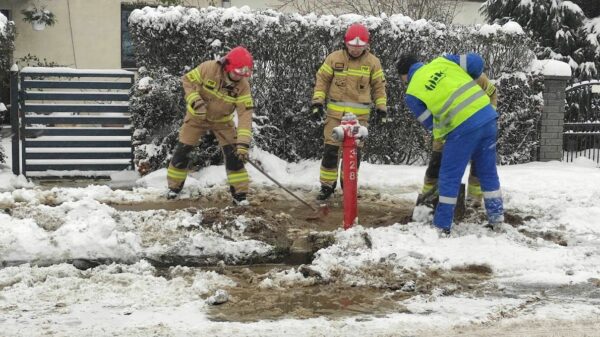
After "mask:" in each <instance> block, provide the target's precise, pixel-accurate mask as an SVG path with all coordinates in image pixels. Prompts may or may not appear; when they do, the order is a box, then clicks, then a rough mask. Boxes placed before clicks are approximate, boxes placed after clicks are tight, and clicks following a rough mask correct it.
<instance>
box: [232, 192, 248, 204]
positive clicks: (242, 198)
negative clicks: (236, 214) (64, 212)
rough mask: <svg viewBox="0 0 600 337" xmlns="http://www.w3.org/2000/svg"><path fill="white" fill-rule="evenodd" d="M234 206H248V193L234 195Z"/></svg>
mask: <svg viewBox="0 0 600 337" xmlns="http://www.w3.org/2000/svg"><path fill="white" fill-rule="evenodd" d="M233 204H234V205H235V206H248V205H249V203H248V200H246V193H235V194H233Z"/></svg>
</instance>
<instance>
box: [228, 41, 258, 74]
mask: <svg viewBox="0 0 600 337" xmlns="http://www.w3.org/2000/svg"><path fill="white" fill-rule="evenodd" d="M225 60H226V63H225V71H226V72H228V73H231V72H232V73H234V74H236V75H239V76H244V77H249V76H250V75H252V64H253V59H252V54H250V52H249V51H248V50H247V49H246V48H244V47H241V46H238V47H235V48H233V49H232V50H230V51H229V53H227V55H225Z"/></svg>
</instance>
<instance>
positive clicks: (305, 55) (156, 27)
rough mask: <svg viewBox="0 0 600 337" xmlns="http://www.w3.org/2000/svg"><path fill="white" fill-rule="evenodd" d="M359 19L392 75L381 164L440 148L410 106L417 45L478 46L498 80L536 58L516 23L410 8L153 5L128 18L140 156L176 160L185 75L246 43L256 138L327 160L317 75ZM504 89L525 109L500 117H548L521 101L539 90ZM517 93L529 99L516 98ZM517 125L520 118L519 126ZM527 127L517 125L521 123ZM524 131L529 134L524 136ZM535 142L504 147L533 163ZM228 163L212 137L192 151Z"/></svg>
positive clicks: (367, 155)
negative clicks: (457, 22) (411, 61)
mask: <svg viewBox="0 0 600 337" xmlns="http://www.w3.org/2000/svg"><path fill="white" fill-rule="evenodd" d="M354 22H361V23H363V24H365V25H366V26H367V27H368V28H369V30H370V33H371V45H370V47H371V51H372V52H373V53H374V54H375V55H376V56H377V57H379V59H380V60H381V63H382V66H383V69H384V72H385V76H386V79H387V96H388V97H387V98H388V112H389V115H390V116H391V117H392V122H391V123H388V124H387V125H384V126H376V125H371V126H370V140H369V141H368V142H367V143H366V145H365V151H364V157H363V158H364V159H365V160H366V161H369V162H372V163H408V164H412V163H422V162H424V161H426V158H427V153H428V151H429V148H430V146H431V145H430V144H429V143H428V142H427V141H425V139H426V137H425V136H426V131H425V130H424V129H423V128H422V127H421V126H420V125H419V124H418V123H417V122H416V121H415V120H414V118H412V116H411V114H410V113H409V112H408V111H407V109H406V107H405V105H404V97H403V95H404V88H403V87H402V85H401V81H400V79H399V76H398V75H397V73H396V70H395V69H396V67H395V63H396V60H397V59H398V57H399V56H400V55H401V54H403V53H406V52H412V53H416V54H418V56H419V57H420V58H422V59H423V60H430V59H433V58H435V57H437V56H439V55H441V54H443V53H464V52H470V51H477V52H479V53H480V54H482V55H483V57H484V58H485V59H486V61H487V69H486V73H487V74H488V76H489V77H490V78H499V77H500V76H501V74H505V73H509V74H510V73H515V72H523V71H525V69H526V67H527V65H528V64H529V63H530V62H531V60H532V59H533V58H534V54H533V51H532V49H531V48H532V43H531V40H529V38H528V36H527V35H526V34H523V31H522V29H521V27H520V26H519V25H518V24H517V23H515V22H508V23H506V24H504V25H485V26H482V27H479V26H473V27H464V26H447V25H444V24H442V23H439V22H433V21H427V20H413V19H411V18H409V17H406V16H404V15H401V14H396V15H392V16H386V15H381V16H366V17H365V16H360V15H356V14H346V15H340V16H333V15H322V16H318V15H315V14H309V15H300V14H285V13H278V12H275V11H273V10H266V11H252V10H250V8H248V7H242V8H235V7H233V8H215V7H209V8H202V9H196V8H185V7H181V6H177V7H158V8H150V7H145V8H143V9H138V10H135V11H133V12H132V14H131V16H130V18H129V25H130V31H131V34H132V42H133V44H134V46H135V51H136V60H137V62H138V65H139V66H140V67H141V68H140V76H139V77H140V78H141V80H140V81H139V82H138V83H136V85H135V86H134V89H133V98H132V102H131V103H132V104H131V109H132V113H133V123H134V127H135V128H136V129H137V131H136V133H135V134H136V137H135V138H136V139H135V142H136V143H135V145H136V163H137V164H138V166H139V165H142V166H144V167H145V169H148V170H155V169H158V168H161V167H164V166H165V165H166V163H167V162H168V160H169V153H171V151H172V148H173V146H174V144H175V142H176V139H177V132H178V129H179V126H180V124H181V120H182V118H183V114H184V111H185V108H184V107H185V103H184V101H183V93H182V88H181V83H180V82H181V81H180V76H182V75H183V74H184V73H185V72H187V71H189V70H190V69H192V68H193V67H195V66H197V65H198V64H199V63H201V62H203V61H206V60H210V59H216V58H218V57H220V56H222V55H224V54H225V53H226V52H227V51H228V50H230V49H231V48H232V47H234V46H237V45H240V44H241V45H245V46H246V47H247V48H248V49H249V50H250V51H251V52H252V54H253V56H254V60H255V71H254V74H253V76H252V90H253V96H254V100H255V106H256V107H257V109H256V111H255V119H254V125H253V133H254V145H255V146H258V147H259V148H261V149H263V150H267V151H269V152H271V153H273V154H275V155H277V156H278V157H280V158H283V159H285V160H288V161H297V160H301V159H309V158H318V157H320V155H321V148H322V143H323V140H322V137H323V136H322V125H321V124H320V123H315V122H313V121H310V120H309V118H308V111H309V106H310V104H311V98H312V93H313V92H312V91H313V87H314V78H315V73H316V71H317V69H318V68H319V67H320V66H321V64H322V62H323V60H324V59H325V57H326V55H327V54H328V53H330V52H332V51H334V50H337V49H340V48H341V47H342V46H343V34H344V31H345V30H346V28H347V27H348V25H349V24H351V23H354ZM148 78H151V79H152V80H150V79H148ZM513 84H514V83H513ZM527 92H529V91H527ZM502 95H503V96H502V97H505V99H504V101H503V102H501V103H500V105H499V108H500V109H501V110H502V109H503V107H506V106H515V107H518V109H519V110H518V111H501V114H505V115H511V114H517V113H519V114H520V115H521V116H523V118H520V119H514V118H508V119H507V120H512V122H513V123H520V121H523V122H526V123H527V124H528V125H529V123H530V121H531V120H535V119H536V118H538V117H539V115H538V114H537V110H535V109H534V110H531V111H523V109H522V108H521V107H525V106H531V105H537V102H538V100H537V98H535V97H537V92H534V93H531V95H532V96H527V97H524V96H523V90H520V88H519V87H516V86H514V85H511V86H510V87H507V88H502ZM515 98H516V99H517V100H520V102H521V103H522V104H508V103H509V102H508V101H509V100H514V99H515ZM505 102H506V103H507V104H503V103H505ZM165 121H168V122H167V123H165ZM513 126H514V124H512V123H511V129H512V127H513ZM502 127H503V125H502V124H500V128H502ZM522 129H525V128H522V127H520V126H518V125H517V126H516V130H522ZM527 129H528V127H527ZM534 131H535V130H534ZM513 134H514V133H513ZM517 136H518V135H517ZM523 138H527V139H528V140H527V141H526V142H525V143H522V142H521V141H522V140H523ZM515 139H516V138H515ZM536 139H537V138H536V135H535V132H534V134H533V135H531V134H530V133H527V135H522V137H521V139H520V140H518V142H517V143H516V144H508V146H504V147H500V148H506V149H509V148H510V149H512V150H511V151H512V152H507V153H500V157H501V158H516V157H515V156H513V154H514V151H513V150H514V149H515V148H516V147H520V149H519V154H518V155H517V157H518V158H520V159H519V161H517V162H523V161H529V160H531V159H532V154H533V153H535V151H534V148H535V146H537V140H536ZM504 141H507V140H504V139H502V138H501V139H500V142H504ZM515 141H516V140H515ZM513 145H514V146H513ZM148 151H151V152H152V154H151V153H149V152H148ZM221 160H222V156H221V151H219V149H218V147H217V146H216V144H215V142H214V140H212V139H210V138H207V139H204V142H203V144H202V145H201V147H200V148H199V149H198V150H197V151H194V153H192V165H193V166H195V167H203V166H206V165H208V164H216V163H219V162H220V161H221ZM501 161H502V162H507V163H515V161H511V160H501Z"/></svg>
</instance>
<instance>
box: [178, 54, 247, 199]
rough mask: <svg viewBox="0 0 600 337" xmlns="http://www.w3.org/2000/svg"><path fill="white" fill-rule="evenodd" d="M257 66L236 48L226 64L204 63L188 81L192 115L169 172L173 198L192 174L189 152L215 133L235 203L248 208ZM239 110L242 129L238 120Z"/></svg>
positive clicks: (187, 97)
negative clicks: (252, 91)
mask: <svg viewBox="0 0 600 337" xmlns="http://www.w3.org/2000/svg"><path fill="white" fill-rule="evenodd" d="M252 66H253V60H252V55H251V54H250V53H249V52H248V50H246V49H245V48H244V47H236V48H234V49H232V50H231V51H230V52H229V53H227V55H225V57H223V58H221V59H220V60H218V61H206V62H203V63H202V64H200V65H199V66H198V67H196V68H195V69H193V70H192V71H190V72H188V73H187V74H185V75H184V76H183V77H182V81H183V89H184V91H185V101H186V106H187V111H186V114H185V118H184V120H183V125H182V126H181V129H180V131H179V142H178V143H177V145H176V146H175V150H174V153H173V158H172V159H171V162H170V164H169V169H168V172H167V182H168V185H169V193H168V194H167V198H169V199H173V198H175V197H177V195H178V194H179V192H180V191H181V189H182V188H183V184H184V182H185V178H186V177H187V174H188V164H189V157H188V155H189V153H190V152H191V151H192V149H193V148H194V147H196V146H198V145H199V142H200V139H201V137H202V136H204V135H206V134H207V133H208V132H212V133H213V134H214V135H215V136H216V138H217V140H218V142H219V145H220V146H221V149H222V151H223V155H224V157H225V169H226V171H227V181H228V182H229V186H230V190H231V195H232V197H233V199H234V203H236V204H247V201H246V194H247V193H248V183H249V179H248V172H246V169H245V168H244V163H245V162H246V160H247V159H248V149H249V146H250V141H251V139H252V112H253V110H254V103H253V100H252V96H251V94H250V84H249V83H248V79H247V78H248V77H249V76H250V75H251V74H252ZM236 110H237V115H238V125H237V127H236V126H235V124H234V121H233V117H234V114H233V113H234V111H236Z"/></svg>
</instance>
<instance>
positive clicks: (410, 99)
mask: <svg viewBox="0 0 600 337" xmlns="http://www.w3.org/2000/svg"><path fill="white" fill-rule="evenodd" d="M444 58H446V59H448V60H450V61H452V62H454V63H456V64H458V65H460V55H455V54H448V55H444ZM423 65H424V64H423V63H422V62H418V63H415V64H413V65H412V66H411V67H410V69H409V70H408V82H410V80H411V78H412V76H413V75H414V73H415V72H416V71H417V70H418V69H419V68H421V67H422V66H423ZM483 66H484V61H483V58H482V57H481V56H480V55H479V54H476V53H468V54H467V73H468V74H469V75H471V77H472V78H473V79H477V78H479V76H481V74H482V73H483ZM405 102H406V105H407V106H408V108H409V109H410V110H411V111H412V113H413V115H415V117H418V116H420V115H421V114H422V113H423V111H425V110H426V109H427V106H426V105H425V103H423V101H421V100H420V99H418V98H416V97H415V96H413V95H408V94H407V95H406V98H405ZM496 118H498V113H497V112H496V109H494V107H492V105H491V104H488V105H487V106H486V107H484V108H483V109H481V110H479V111H477V112H476V113H475V114H474V115H473V116H471V117H469V119H467V120H466V121H464V122H463V123H462V124H461V125H459V126H458V127H457V128H456V129H454V130H452V132H453V133H454V132H458V133H460V134H464V133H468V132H469V131H470V130H472V129H474V128H477V127H479V126H481V125H483V124H485V123H486V122H488V121H490V120H492V119H496ZM422 124H423V126H425V127H426V128H427V129H428V130H430V131H431V129H432V128H433V116H429V117H428V118H427V119H426V120H424V121H423V122H422Z"/></svg>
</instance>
